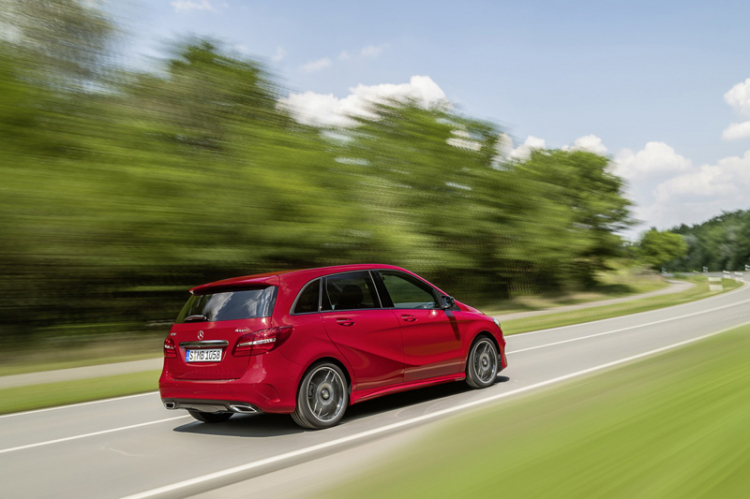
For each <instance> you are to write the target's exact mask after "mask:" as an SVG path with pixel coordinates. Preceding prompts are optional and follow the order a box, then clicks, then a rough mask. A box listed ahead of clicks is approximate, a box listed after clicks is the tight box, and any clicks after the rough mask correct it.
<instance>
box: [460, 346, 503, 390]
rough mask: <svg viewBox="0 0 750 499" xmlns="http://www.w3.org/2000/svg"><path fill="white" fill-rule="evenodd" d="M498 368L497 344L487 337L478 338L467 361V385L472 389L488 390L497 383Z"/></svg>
mask: <svg viewBox="0 0 750 499" xmlns="http://www.w3.org/2000/svg"><path fill="white" fill-rule="evenodd" d="M497 366H498V355H497V348H495V344H494V343H493V342H492V340H490V339H489V338H487V337H486V336H482V337H480V338H478V339H477V340H476V341H475V342H474V344H473V345H472V346H471V350H469V358H468V359H466V383H468V384H469V386H470V387H472V388H487V387H488V386H490V385H492V384H493V383H494V382H495V378H496V377H497Z"/></svg>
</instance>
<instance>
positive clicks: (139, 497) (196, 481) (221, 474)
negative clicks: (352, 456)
mask: <svg viewBox="0 0 750 499" xmlns="http://www.w3.org/2000/svg"><path fill="white" fill-rule="evenodd" d="M748 324H750V321H748V322H745V323H742V324H738V325H736V326H732V327H729V328H726V329H722V330H721V331H716V332H714V333H709V334H705V335H703V336H699V337H697V338H692V339H690V340H685V341H680V342H678V343H673V344H671V345H667V346H664V347H661V348H656V349H654V350H649V351H647V352H644V353H640V354H637V355H631V356H629V357H626V358H624V359H620V360H616V361H613V362H607V363H606V364H601V365H599V366H595V367H590V368H588V369H583V370H581V371H577V372H574V373H570V374H566V375H564V376H558V377H556V378H552V379H549V380H547V381H542V382H539V383H535V384H533V385H529V386H526V387H523V388H517V389H515V390H511V391H509V392H504V393H500V394H497V395H493V396H491V397H486V398H484V399H481V400H474V401H472V402H467V403H464V404H460V405H457V406H454V407H450V408H448V409H442V410H440V411H436V412H433V413H431V414H425V415H422V416H417V417H415V418H411V419H407V420H404V421H399V422H398V423H392V424H389V425H386V426H382V427H380V428H375V429H372V430H368V431H364V432H361V433H356V434H354V435H349V436H346V437H341V438H338V439H336V440H331V441H329V442H325V443H322V444H317V445H312V446H310V447H305V448H302V449H298V450H295V451H291V452H286V453H284V454H279V455H277V456H273V457H269V458H266V459H261V460H259V461H253V462H251V463H247V464H242V465H240V466H234V467H232V468H227V469H225V470H221V471H217V472H214V473H209V474H207V475H203V476H199V477H195V478H191V479H189V480H183V481H181V482H177V483H173V484H171V485H165V486H163V487H158V488H155V489H151V490H147V491H145V492H140V493H137V494H133V495H129V496H126V497H124V498H123V499H146V498H148V497H154V496H157V495H160V494H166V493H169V492H174V491H176V490H180V489H184V488H187V487H191V486H194V485H200V484H203V483H206V482H209V481H211V480H217V479H220V478H225V477H228V476H231V475H235V474H237V473H242V472H246V471H250V470H253V469H256V468H260V467H262V466H266V465H270V464H274V463H279V462H282V461H286V460H289V459H293V458H296V457H300V456H304V455H306V454H311V453H314V452H317V451H321V450H325V449H330V448H332V447H337V446H341V445H343V444H346V443H349V442H353V441H356V440H361V439H363V438H367V437H371V436H374V435H378V434H380V433H385V432H388V431H391V430H395V429H398V428H402V427H404V426H410V425H413V424H415V423H420V422H422V421H429V420H431V419H435V418H438V417H441V416H445V415H448V414H452V413H455V412H459V411H463V410H465V409H469V408H472V407H476V406H479V405H483V404H487V403H488V402H494V401H495V400H499V399H503V398H506V397H510V396H511V395H516V394H518V393H523V392H528V391H531V390H534V389H537V388H542V387H544V386H548V385H552V384H555V383H559V382H561V381H566V380H569V379H572V378H577V377H579V376H583V375H585V374H589V373H592V372H596V371H601V370H603V369H607V368H609V367H614V366H618V365H620V364H625V363H627V362H631V361H633V360H637V359H641V358H643V357H648V356H650V355H654V354H658V353H661V352H665V351H667V350H672V349H675V348H678V347H681V346H684V345H688V344H690V343H695V342H696V341H700V340H704V339H706V338H710V337H711V336H716V335H718V334H721V333H725V332H727V331H730V330H732V329H737V328H738V327H742V326H745V325H748Z"/></svg>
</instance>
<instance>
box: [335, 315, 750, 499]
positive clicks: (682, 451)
mask: <svg viewBox="0 0 750 499" xmlns="http://www.w3.org/2000/svg"><path fill="white" fill-rule="evenodd" d="M748 352H750V326H744V327H741V328H738V329H735V330H733V331H730V332H727V333H724V334H722V335H719V336H717V337H714V338H710V339H708V340H705V341H701V342H699V343H696V344H693V345H689V346H686V347H682V348H680V349H677V350H674V351H671V352H667V353H664V354H661V355H659V356H656V357H651V358H648V359H646V360H642V361H640V362H636V363H633V364H629V365H627V366H624V367H620V368H616V369H613V370H609V371H606V372H603V373H601V374H598V375H595V376H590V377H587V378H584V379H581V380H579V381H574V382H568V383H566V384H564V385H560V386H556V387H554V388H549V389H547V390H546V391H544V392H541V393H536V394H532V395H527V396H524V397H519V398H517V399H515V400H512V401H510V402H505V403H503V404H502V405H500V404H498V405H495V406H494V407H491V408H487V409H485V410H482V411H477V412H475V413H472V414H470V415H468V416H465V417H463V418H461V419H454V420H452V421H449V422H446V423H444V424H443V425H442V427H441V428H439V429H435V430H434V431H433V432H432V434H431V435H429V436H427V437H425V438H423V439H422V441H417V442H415V443H414V445H411V446H410V447H409V448H408V449H394V450H393V452H392V454H391V455H392V458H391V459H389V461H388V462H387V463H383V464H382V465H379V466H376V467H374V468H369V469H368V470H367V473H366V474H362V476H360V477H357V479H356V480H352V481H349V482H348V483H347V482H345V483H344V484H342V485H340V486H337V487H335V488H333V490H331V491H327V492H326V494H325V496H326V497H329V496H334V497H359V498H368V497H373V498H379V497H389V498H398V497H438V498H441V497H451V498H452V497H513V498H524V497H534V498H535V497H545V498H546V497H554V498H568V497H571V498H578V497H602V498H633V497H638V498H659V499H662V498H680V499H681V498H684V497H705V498H715V497H721V498H735V497H736V498H740V497H742V498H744V497H748V494H749V492H750V473H748V470H750V383H748V382H747V380H748V379H750V362H748V360H747V355H748ZM383 477H387V480H384V479H383Z"/></svg>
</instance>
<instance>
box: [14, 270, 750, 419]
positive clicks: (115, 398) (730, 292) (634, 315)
mask: <svg viewBox="0 0 750 499" xmlns="http://www.w3.org/2000/svg"><path fill="white" fill-rule="evenodd" d="M745 286H747V284H745V285H743V286H742V287H740V288H738V289H734V290H732V291H729V292H727V293H722V294H720V295H717V296H711V297H709V298H703V299H701V300H699V301H700V302H701V303H704V302H707V301H710V300H714V299H717V298H724V297H726V296H729V295H731V294H734V293H737V292H739V291H742V290H744V289H745ZM739 303H745V302H744V301H743V302H739ZM689 304H690V303H682V304H680V305H672V306H671V307H664V308H658V309H656V310H647V311H646V312H639V313H637V314H629V315H628V317H636V316H639V315H643V314H650V313H654V312H662V311H664V310H668V309H670V308H674V307H681V306H683V305H689ZM727 306H734V305H727ZM592 308H595V307H592ZM719 308H724V307H719ZM713 310H718V309H709V310H705V311H703V312H701V313H707V312H711V311H713ZM623 317H625V316H622V315H621V316H617V317H610V318H609V319H601V320H598V321H591V322H584V323H579V324H571V325H569V326H560V327H556V328H550V329H540V330H538V331H529V332H526V333H523V335H524V336H530V335H533V334H540V333H549V332H551V331H557V330H559V329H566V328H570V327H576V326H582V325H590V324H595V323H598V322H605V321H610V320H615V319H622V318H623ZM683 317H684V316H683ZM679 318H680V317H675V318H673V319H666V320H675V319H679ZM653 324H655V323H653ZM645 325H647V324H644V326H645ZM638 327H642V326H638ZM607 334H608V333H607ZM589 337H590V336H586V337H584V338H589ZM552 344H556V343H552ZM552 344H551V345H552ZM520 351H522V350H516V351H515V352H507V353H517V352H520ZM154 393H159V392H158V391H153V392H147V393H139V394H137V395H126V396H124V397H112V398H107V399H101V400H93V401H91V402H81V403H77V404H67V405H58V406H55V407H47V408H46V409H36V410H33V411H24V412H14V413H13V414H4V415H0V419H2V418H11V417H15V416H24V415H26V414H35V413H37V412H47V411H56V410H58V409H68V408H71V407H80V406H84V405H92V404H101V403H104V402H114V401H117V400H123V399H129V398H134V397H143V396H146V395H152V394H154Z"/></svg>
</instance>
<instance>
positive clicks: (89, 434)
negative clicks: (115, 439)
mask: <svg viewBox="0 0 750 499" xmlns="http://www.w3.org/2000/svg"><path fill="white" fill-rule="evenodd" d="M188 417H190V415H189V414H185V415H184V416H177V417H174V418H166V419H159V420H157V421H148V422H146V423H139V424H133V425H130V426H121V427H120V428H112V429H111V430H102V431H95V432H92V433H86V434H84V435H75V436H72V437H65V438H58V439H55V440H47V441H45V442H37V443H35V444H28V445H19V446H18V447H9V448H7V449H0V454H5V453H8V452H15V451H19V450H25V449H33V448H34V447H42V446H45V445H52V444H59V443H60V442H69V441H71V440H78V439H79V438H87V437H95V436H97V435H106V434H107V433H115V432H117V431H124V430H131V429H133V428H141V427H143V426H149V425H152V424H157V423H165V422H167V421H174V420H175V419H183V418H188Z"/></svg>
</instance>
